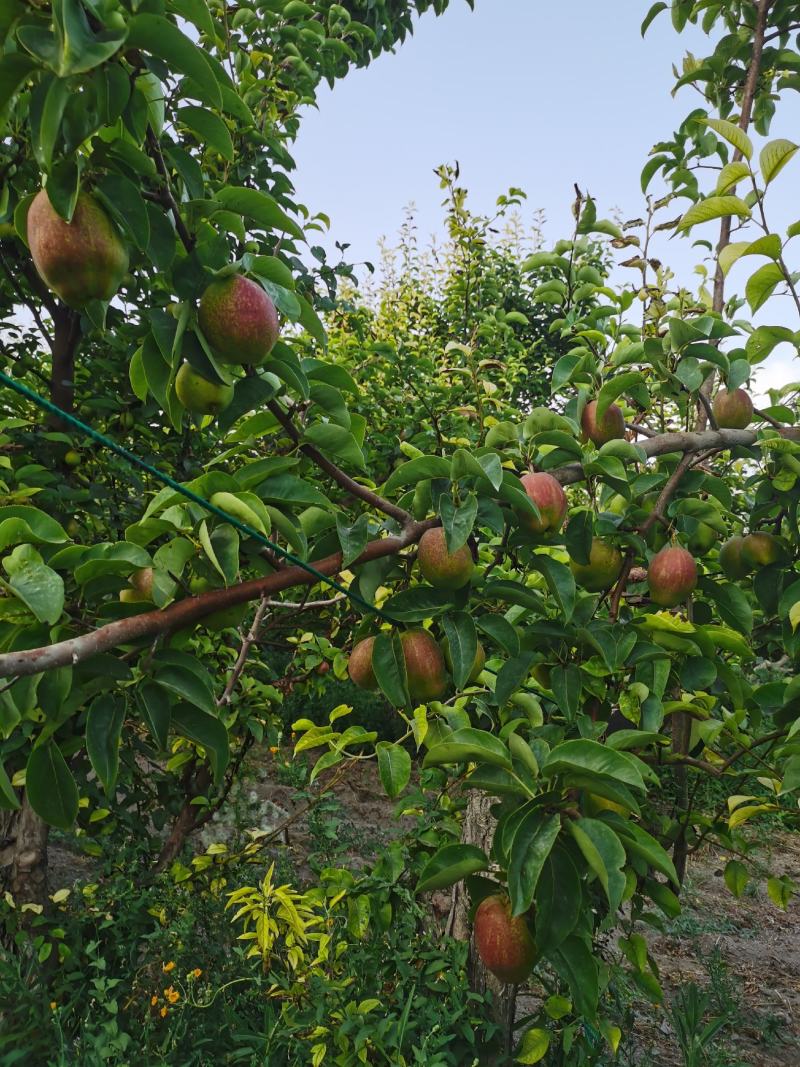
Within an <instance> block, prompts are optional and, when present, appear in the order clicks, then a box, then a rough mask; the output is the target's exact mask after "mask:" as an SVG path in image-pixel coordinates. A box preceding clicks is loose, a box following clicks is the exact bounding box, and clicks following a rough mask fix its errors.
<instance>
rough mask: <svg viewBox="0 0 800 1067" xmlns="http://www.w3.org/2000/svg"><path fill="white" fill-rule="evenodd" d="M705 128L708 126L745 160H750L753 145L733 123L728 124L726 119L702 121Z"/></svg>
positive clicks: (739, 127)
mask: <svg viewBox="0 0 800 1067" xmlns="http://www.w3.org/2000/svg"><path fill="white" fill-rule="evenodd" d="M702 121H703V122H705V124H706V126H710V127H711V129H712V130H714V131H715V132H716V133H718V134H719V135H720V137H723V138H724V139H725V140H726V141H727V142H728V144H731V145H733V147H734V148H735V149H736V150H737V151H739V152H741V154H742V155H743V156H744V158H745V159H750V158H751V157H752V155H753V143H752V141H751V140H750V138H749V137H748V136H747V134H746V133H745V132H744V130H743V129H742V128H741V126H737V125H736V124H735V123H733V122H728V120H727V119H703V120H702Z"/></svg>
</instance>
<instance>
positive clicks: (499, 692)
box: [492, 652, 536, 708]
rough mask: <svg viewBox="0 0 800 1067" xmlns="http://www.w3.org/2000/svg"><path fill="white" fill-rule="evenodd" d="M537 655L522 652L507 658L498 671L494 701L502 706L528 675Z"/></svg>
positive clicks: (498, 705)
mask: <svg viewBox="0 0 800 1067" xmlns="http://www.w3.org/2000/svg"><path fill="white" fill-rule="evenodd" d="M535 658H536V656H535V653H533V652H521V653H520V654H519V655H518V656H513V657H512V658H511V659H510V660H507V661H506V662H505V663H504V664H503V666H502V667H501V668H500V670H499V671H498V672H497V681H496V682H495V687H494V694H493V696H492V703H493V704H496V705H497V707H499V708H502V707H504V706H505V704H506V703H507V702H508V701H509V700H510V698H511V697H512V695H513V694H514V693H515V692H516V691H517V690H518V689H519V688H520V686H521V685H522V683H523V682H524V681H525V679H526V678H527V677H528V674H529V673H530V669H531V667H532V666H533V663H534V660H535Z"/></svg>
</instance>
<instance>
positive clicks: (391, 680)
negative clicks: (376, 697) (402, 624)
mask: <svg viewBox="0 0 800 1067" xmlns="http://www.w3.org/2000/svg"><path fill="white" fill-rule="evenodd" d="M372 669H373V670H374V672H375V677H376V678H377V680H378V685H379V686H380V688H381V691H382V692H383V694H384V696H385V697H386V699H387V700H388V701H389V703H390V704H392V705H393V706H394V707H396V708H403V707H407V706H408V705H409V704H410V703H411V697H410V696H409V694H408V676H407V674H406V660H405V656H404V655H403V646H402V644H401V642H400V635H399V634H398V633H393V634H392V635H391V636H389V634H385V633H380V634H378V635H377V637H376V638H375V644H374V645H373V646H372Z"/></svg>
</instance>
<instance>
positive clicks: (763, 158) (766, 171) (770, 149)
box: [759, 137, 800, 185]
mask: <svg viewBox="0 0 800 1067" xmlns="http://www.w3.org/2000/svg"><path fill="white" fill-rule="evenodd" d="M798 147H800V145H796V144H795V143H794V142H793V141H787V140H786V139H785V138H784V137H778V138H777V139H776V140H774V141H769V142H768V143H767V144H765V145H764V147H763V148H762V149H761V155H760V157H759V164H760V166H761V177H762V178H763V179H764V185H769V183H770V182H771V181H772V179H773V178H774V177H775V176H776V175H777V174H779V173H780V172H781V171H782V170H783V168H784V167H785V166H786V164H787V163H788V162H789V160H790V159H791V158H792V156H793V155H794V154H795V152H796V151H797V149H798Z"/></svg>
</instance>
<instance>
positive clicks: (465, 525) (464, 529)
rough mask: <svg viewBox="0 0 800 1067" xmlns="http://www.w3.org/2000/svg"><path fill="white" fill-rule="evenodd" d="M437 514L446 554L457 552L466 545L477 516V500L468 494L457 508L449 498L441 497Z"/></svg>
mask: <svg viewBox="0 0 800 1067" xmlns="http://www.w3.org/2000/svg"><path fill="white" fill-rule="evenodd" d="M439 514H440V516H441V518H442V526H443V527H444V536H445V542H446V544H447V551H448V552H457V551H458V550H459V548H461V547H462V545H465V544H466V543H467V538H468V537H469V535H470V534H471V533H472V529H473V527H474V525H475V519H476V517H477V515H478V498H477V497H476V496H475V494H474V493H470V494H469V496H467V498H466V500H464V502H463V503H462V504H460V505H459V506H458V507H456V505H455V504H454V503H453V500H452V498H451V497H449V496H444V495H443V496H442V497H441V499H440V501H439Z"/></svg>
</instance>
